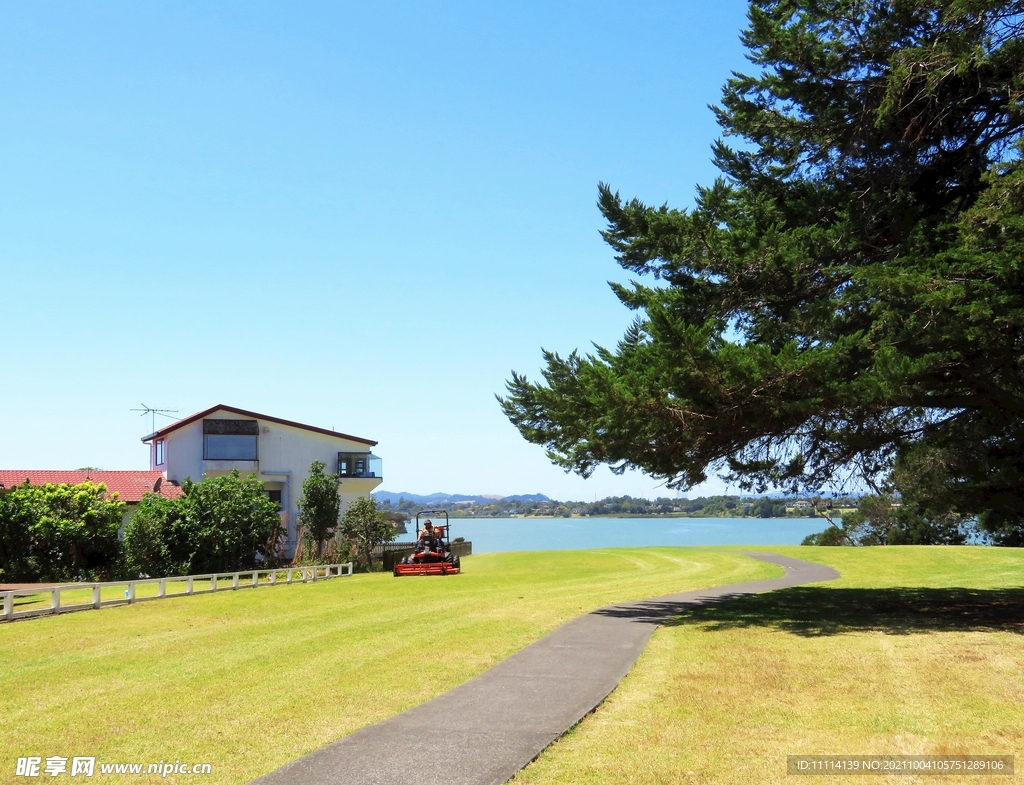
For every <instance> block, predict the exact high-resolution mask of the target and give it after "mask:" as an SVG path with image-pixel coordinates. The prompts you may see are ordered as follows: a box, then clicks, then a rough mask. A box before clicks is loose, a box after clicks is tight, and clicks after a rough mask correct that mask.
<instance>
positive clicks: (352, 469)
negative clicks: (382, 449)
mask: <svg viewBox="0 0 1024 785" xmlns="http://www.w3.org/2000/svg"><path fill="white" fill-rule="evenodd" d="M369 457H370V454H369V453H365V452H357V453H345V452H339V453H338V475H339V476H341V477H372V476H373V475H372V474H370V473H369V472H368V471H367V459H368V458H369Z"/></svg>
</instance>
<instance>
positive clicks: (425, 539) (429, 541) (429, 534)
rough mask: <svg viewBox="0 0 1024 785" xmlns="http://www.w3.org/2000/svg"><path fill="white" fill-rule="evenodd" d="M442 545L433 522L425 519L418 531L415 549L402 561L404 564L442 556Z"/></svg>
mask: <svg viewBox="0 0 1024 785" xmlns="http://www.w3.org/2000/svg"><path fill="white" fill-rule="evenodd" d="M444 555H445V554H444V545H443V544H442V542H441V538H440V537H439V536H438V535H437V531H436V530H435V529H434V524H433V523H431V522H430V520H427V521H426V523H424V524H423V529H422V530H421V531H420V536H419V539H418V540H416V549H415V551H413V553H412V554H411V555H409V556H407V557H406V558H405V559H403V561H404V562H405V563H406V564H413V563H416V562H420V561H432V560H433V559H437V558H440V559H443V558H444Z"/></svg>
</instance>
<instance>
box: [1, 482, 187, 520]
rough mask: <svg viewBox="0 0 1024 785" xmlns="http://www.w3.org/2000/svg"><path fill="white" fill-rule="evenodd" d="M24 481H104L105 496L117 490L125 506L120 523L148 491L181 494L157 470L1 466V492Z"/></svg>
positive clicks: (97, 483) (159, 493) (170, 494)
mask: <svg viewBox="0 0 1024 785" xmlns="http://www.w3.org/2000/svg"><path fill="white" fill-rule="evenodd" d="M26 482H27V483H29V485H47V484H51V485H78V484H79V483H83V482H91V483H93V484H95V485H99V484H100V483H103V484H104V485H106V486H107V497H108V498H109V497H110V496H112V495H113V494H115V493H116V494H117V496H118V498H119V499H120V500H121V501H123V502H124V503H125V504H127V505H128V506H127V508H126V509H125V514H124V516H123V518H122V525H123V524H125V523H127V522H128V519H129V518H131V517H132V515H134V514H135V510H136V508H137V507H138V506H139V502H140V501H142V497H143V496H145V495H146V494H147V493H155V494H158V495H160V496H164V497H166V498H168V499H173V498H174V497H175V496H181V487H180V486H178V485H177V484H176V483H173V482H169V481H168V480H167V478H166V477H165V476H164V474H163V473H162V472H158V471H100V470H98V469H82V470H79V471H61V470H52V469H0V493H3V491H4V490H10V489H11V488H13V487H14V486H15V485H22V484H23V483H26Z"/></svg>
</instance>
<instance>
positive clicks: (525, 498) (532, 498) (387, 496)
mask: <svg viewBox="0 0 1024 785" xmlns="http://www.w3.org/2000/svg"><path fill="white" fill-rule="evenodd" d="M373 498H375V499H376V500H377V501H379V502H384V501H388V502H391V504H398V502H399V500H400V499H405V500H406V501H407V502H414V503H416V504H436V505H445V504H455V503H457V502H473V504H493V503H494V502H496V501H498V500H502V501H520V502H549V501H551V499H549V498H548V497H547V496H545V495H544V494H543V493H529V494H525V495H520V496H495V495H494V494H483V495H480V496H466V495H464V494H461V493H431V494H428V495H427V496H422V495H420V494H418V493H406V492H404V491H403V492H402V493H392V492H391V491H377V492H375V493H374V494H373Z"/></svg>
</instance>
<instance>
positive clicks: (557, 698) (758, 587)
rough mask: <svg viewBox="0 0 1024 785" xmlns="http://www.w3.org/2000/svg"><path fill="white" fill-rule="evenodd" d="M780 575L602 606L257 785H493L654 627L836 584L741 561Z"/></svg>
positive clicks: (598, 691) (824, 573) (568, 722)
mask: <svg viewBox="0 0 1024 785" xmlns="http://www.w3.org/2000/svg"><path fill="white" fill-rule="evenodd" d="M746 555H747V556H751V557H753V558H755V559H760V560H761V561H766V562H771V563H772V564H777V565H779V566H780V567H783V568H784V569H785V570H786V574H785V575H784V576H783V577H781V578H775V579H771V580H762V581H749V582H747V583H734V584H731V585H728V586H716V587H713V588H709V589H698V590H697V591H691V592H685V593H683V594H670V595H667V596H665V597H656V598H654V599H650V600H642V601H640V602H631V603H622V604H617V605H609V606H607V607H604V608H600V609H599V610H596V611H594V612H593V613H588V614H586V615H584V616H580V617H579V618H577V619H573V620H572V621H570V622H568V623H567V624H564V625H562V626H561V627H559V628H558V629H556V630H555V631H554V632H552V633H551V634H550V635H547V636H546V637H544V638H541V639H540V640H539V641H537V642H536V643H533V644H531V645H529V646H527V647H526V648H525V649H523V650H522V651H520V652H518V653H516V654H514V655H512V656H511V657H509V658H508V659H506V660H503V661H502V662H500V663H498V664H497V665H495V666H494V667H493V668H491V669H490V670H487V671H485V672H484V673H482V674H480V675H479V676H477V677H476V678H475V679H471V680H470V681H468V682H466V683H465V684H462V685H461V686H459V687H456V688H455V689H453V690H450V691H449V692H446V693H444V694H443V695H439V696H438V697H436V698H434V699H433V700H430V701H427V702H426V703H423V704H421V705H419V706H417V707H415V708H413V709H409V710H408V711H406V712H403V713H402V714H399V715H398V716H396V717H392V718H391V719H389V720H385V721H384V722H379V723H377V724H376V725H371V726H370V727H368V728H363V729H362V730H360V731H357V732H356V733H353V734H352V735H350V736H346V737H345V738H343V739H341V740H340V741H336V742H334V743H333V744H329V745H327V746H326V747H323V748H321V749H319V750H316V751H315V752H312V753H310V754H309V755H306V756H305V757H303V758H299V759H298V760H296V761H293V762H292V763H289V764H287V765H286V766H284V767H282V768H280V769H278V770H277V771H274V772H271V773H270V774H267V775H265V776H263V777H260V778H259V779H258V780H255V782H256V783H259V785H333V784H334V783H337V784H338V785H342V784H344V785H392V784H394V785H399V784H401V785H406V784H407V783H415V785H498V783H502V782H506V781H507V780H509V779H511V778H512V777H513V776H514V775H515V773H516V772H517V771H519V770H520V769H521V768H523V767H524V766H526V765H527V764H528V763H529V762H530V761H532V760H533V759H534V758H536V757H537V756H538V755H539V754H540V753H541V752H542V751H543V750H544V748H545V747H547V746H548V745H549V744H551V743H552V742H553V741H554V740H555V739H557V738H558V737H559V736H561V735H562V734H563V733H565V732H566V731H567V730H569V728H571V727H572V726H573V725H575V724H576V723H577V722H579V721H580V720H581V719H583V717H585V716H586V715H587V714H589V713H590V712H592V711H593V710H594V709H595V708H596V707H597V706H598V704H600V703H601V701H603V700H604V699H605V698H606V697H607V696H608V694H609V693H611V691H612V690H613V689H615V687H616V685H618V683H619V682H620V681H621V680H622V678H623V677H624V676H625V675H626V673H627V672H628V671H629V669H630V668H631V667H633V663H634V662H636V659H637V657H639V656H640V652H642V651H643V650H644V647H645V646H646V645H647V641H648V639H649V638H650V637H651V633H653V632H654V630H655V629H657V627H658V625H660V624H662V623H663V622H665V621H666V620H668V619H670V618H671V617H673V616H676V615H678V614H679V613H681V612H683V611H684V610H686V609H687V608H691V607H693V606H695V605H703V604H705V603H709V602H718V601H721V600H725V599H728V598H730V597H736V596H739V595H742V594H759V593H761V592H766V591H774V590H775V589H786V588H789V587H791V586H799V585H801V584H804V583H817V582H818V581H829V580H833V579H835V578H838V577H839V573H838V572H836V571H835V570H833V569H831V568H829V567H824V566H822V565H820V564H810V563H808V562H803V561H798V560H797V559H790V558H787V557H785V556H776V555H775V554H770V553H748V554H746Z"/></svg>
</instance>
